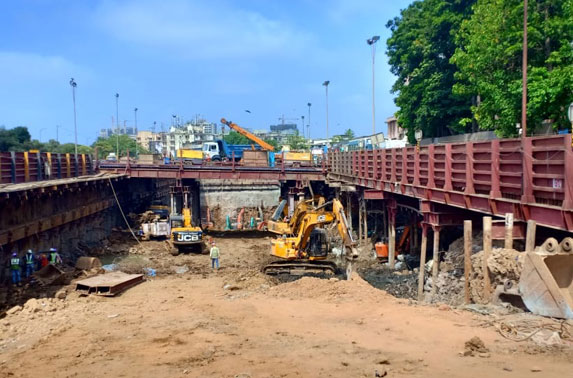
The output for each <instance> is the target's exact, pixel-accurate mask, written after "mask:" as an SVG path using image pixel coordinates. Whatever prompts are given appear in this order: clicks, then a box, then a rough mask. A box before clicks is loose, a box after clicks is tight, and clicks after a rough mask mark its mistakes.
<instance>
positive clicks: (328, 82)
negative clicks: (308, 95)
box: [322, 80, 330, 139]
mask: <svg viewBox="0 0 573 378" xmlns="http://www.w3.org/2000/svg"><path fill="white" fill-rule="evenodd" d="M328 84H330V80H326V81H325V82H324V83H322V85H324V87H325V88H326V139H328Z"/></svg>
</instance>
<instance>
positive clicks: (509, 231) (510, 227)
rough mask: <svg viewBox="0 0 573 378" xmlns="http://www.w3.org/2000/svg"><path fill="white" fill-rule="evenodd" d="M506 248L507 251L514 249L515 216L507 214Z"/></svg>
mask: <svg viewBox="0 0 573 378" xmlns="http://www.w3.org/2000/svg"><path fill="white" fill-rule="evenodd" d="M504 247H505V248H506V249H512V248H513V214H512V213H506V214H505V243H504Z"/></svg>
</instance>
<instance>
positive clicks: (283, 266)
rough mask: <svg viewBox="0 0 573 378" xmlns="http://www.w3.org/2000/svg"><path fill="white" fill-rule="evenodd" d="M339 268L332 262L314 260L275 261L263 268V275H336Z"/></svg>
mask: <svg viewBox="0 0 573 378" xmlns="http://www.w3.org/2000/svg"><path fill="white" fill-rule="evenodd" d="M336 271H337V266H336V264H335V263H334V262H332V261H312V260H300V261H293V260H281V261H273V262H271V263H270V264H267V265H265V266H264V267H263V273H265V274H269V275H276V274H284V273H286V274H292V275H302V274H305V273H326V274H336Z"/></svg>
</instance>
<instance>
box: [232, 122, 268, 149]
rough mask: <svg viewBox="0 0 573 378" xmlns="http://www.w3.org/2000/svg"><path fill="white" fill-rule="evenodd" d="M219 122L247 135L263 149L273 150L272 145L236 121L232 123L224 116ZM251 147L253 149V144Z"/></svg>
mask: <svg viewBox="0 0 573 378" xmlns="http://www.w3.org/2000/svg"><path fill="white" fill-rule="evenodd" d="M221 123H222V124H223V125H227V126H229V128H231V129H233V130H235V131H236V132H238V133H239V134H241V135H243V136H245V137H247V138H248V139H249V140H252V141H253V142H254V143H256V144H258V145H259V146H261V148H262V149H263V150H266V151H274V150H275V148H274V147H273V146H271V145H270V144H268V143H267V142H265V141H264V140H262V139H261V138H259V137H258V136H256V135H255V134H253V133H251V132H249V131H247V130H245V129H243V128H242V127H241V126H239V125H237V124H236V123H233V122H231V121H227V120H226V119H225V118H221ZM253 149H255V148H254V146H253Z"/></svg>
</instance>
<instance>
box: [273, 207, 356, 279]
mask: <svg viewBox="0 0 573 378" xmlns="http://www.w3.org/2000/svg"><path fill="white" fill-rule="evenodd" d="M330 206H332V210H330V211H328V210H325V211H324V212H320V210H321V209H323V208H327V207H330ZM334 222H336V230H337V231H338V234H339V235H340V237H341V238H342V243H343V245H344V249H345V251H344V252H345V256H346V257H347V258H352V259H353V258H356V257H357V256H358V252H357V251H356V249H355V245H356V242H355V241H354V239H353V237H352V233H351V232H350V228H349V227H348V224H347V221H346V215H345V214H344V209H343V207H342V204H341V203H340V201H339V200H337V199H334V200H332V201H330V202H326V203H325V204H323V205H322V206H319V207H317V208H314V209H313V211H310V212H306V213H305V214H304V215H302V217H301V218H300V221H299V222H298V223H297V224H296V225H295V227H296V229H294V230H292V235H286V234H285V235H282V236H281V237H278V238H276V239H274V240H273V241H272V245H271V255H272V256H275V257H278V258H280V259H281V260H277V261H273V262H271V263H270V264H267V265H266V266H265V267H264V268H263V272H264V273H266V274H279V273H289V274H292V273H293V271H294V272H297V273H298V272H300V271H307V272H324V273H336V270H337V266H336V263H334V262H332V261H328V260H326V258H327V257H328V253H329V252H330V241H329V240H328V235H327V233H326V230H325V229H324V228H322V226H325V225H327V224H331V223H334Z"/></svg>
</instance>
